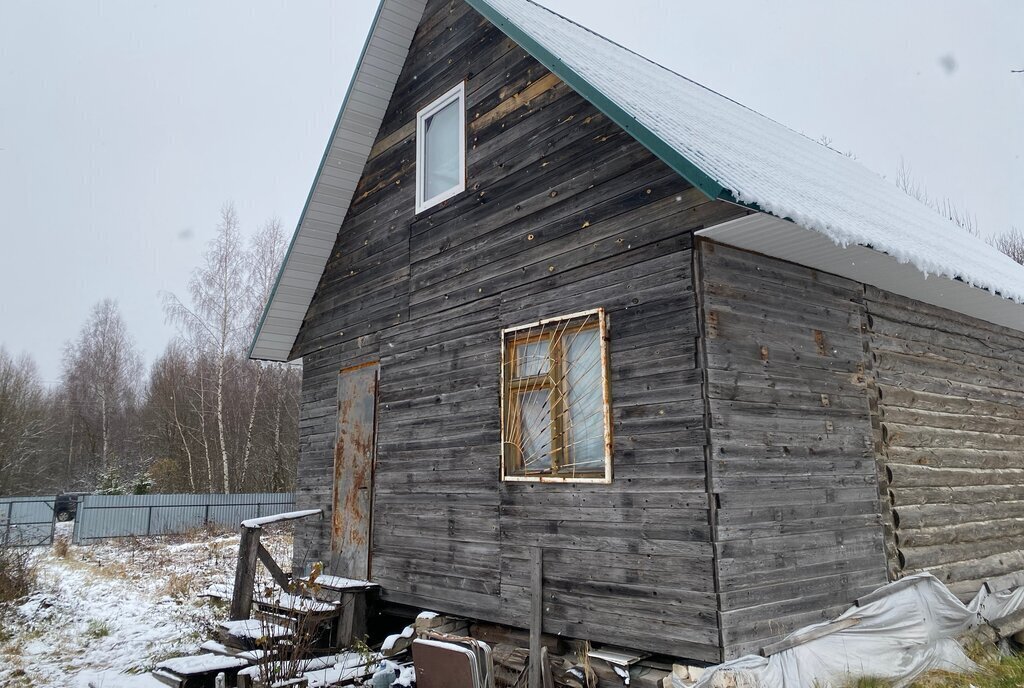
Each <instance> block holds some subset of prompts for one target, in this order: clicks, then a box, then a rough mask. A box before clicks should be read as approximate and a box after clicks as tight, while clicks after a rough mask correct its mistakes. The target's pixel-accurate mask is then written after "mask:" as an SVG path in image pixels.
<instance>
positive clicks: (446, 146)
mask: <svg viewBox="0 0 1024 688" xmlns="http://www.w3.org/2000/svg"><path fill="white" fill-rule="evenodd" d="M460 107H461V102H460V101H459V100H454V101H452V102H451V103H449V104H448V105H445V106H444V107H443V108H441V110H439V111H438V112H436V113H434V114H433V115H430V116H429V117H427V118H425V120H424V122H423V135H424V136H423V152H424V156H423V157H424V161H423V162H424V165H423V168H424V170H423V172H424V180H423V198H424V199H431V198H434V197H435V196H439V195H440V194H443V193H444V192H445V191H448V190H450V189H452V188H453V187H456V186H458V185H459V177H460V175H459V166H460V165H461V164H462V160H461V157H460V155H459V153H460V146H459V137H460V136H462V128H461V126H460V122H459V120H460V117H459V108H460Z"/></svg>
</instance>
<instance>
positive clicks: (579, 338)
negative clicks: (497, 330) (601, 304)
mask: <svg viewBox="0 0 1024 688" xmlns="http://www.w3.org/2000/svg"><path fill="white" fill-rule="evenodd" d="M502 334H503V351H502V478H503V479H505V480H540V481H552V482H568V481H574V482H587V481H589V482H610V481H611V477H612V466H611V453H612V440H611V423H610V416H611V413H610V395H609V386H608V345H607V324H606V322H605V315H604V311H603V310H602V309H597V310H593V311H586V312H584V313H575V314H572V315H567V316H563V317H558V318H550V319H547V320H542V321H540V322H536V323H531V324H528V325H520V326H518V327H513V328H509V329H507V330H505V331H504V332H503V333H502Z"/></svg>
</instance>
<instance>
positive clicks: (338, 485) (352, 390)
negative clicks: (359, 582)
mask: <svg viewBox="0 0 1024 688" xmlns="http://www.w3.org/2000/svg"><path fill="white" fill-rule="evenodd" d="M379 375H380V365H379V364H378V363H376V362H374V363H365V364H363V365H361V366H356V367H354V368H346V369H345V370H342V371H341V372H340V373H338V436H337V442H336V444H335V445H334V502H333V506H334V509H333V516H332V522H331V567H330V570H329V572H330V573H331V574H333V575H335V576H346V577H348V578H357V579H366V578H367V577H368V576H369V573H370V519H371V513H372V505H373V459H374V454H375V451H376V435H377V379H378V377H379Z"/></svg>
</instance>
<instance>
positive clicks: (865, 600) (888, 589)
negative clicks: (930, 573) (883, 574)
mask: <svg viewBox="0 0 1024 688" xmlns="http://www.w3.org/2000/svg"><path fill="white" fill-rule="evenodd" d="M923 580H925V579H924V578H919V577H917V576H914V577H910V578H903V579H900V580H898V581H896V582H894V583H889V584H888V585H886V586H883V587H881V588H879V589H878V590H875V591H873V592H869V593H868V594H867V595H864V596H863V597H858V598H857V599H856V601H855V602H854V604H855V605H857V606H858V607H863V606H864V605H866V604H871V603H872V602H874V601H875V600H880V599H882V598H883V597H888V596H889V595H892V594H893V593H896V592H899V591H900V590H903V589H904V588H910V587H913V586H915V585H917V584H918V583H920V582H921V581H923Z"/></svg>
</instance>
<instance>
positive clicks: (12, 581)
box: [0, 546, 37, 602]
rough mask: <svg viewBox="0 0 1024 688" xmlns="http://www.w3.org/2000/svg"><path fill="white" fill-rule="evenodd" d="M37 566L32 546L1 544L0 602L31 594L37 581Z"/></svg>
mask: <svg viewBox="0 0 1024 688" xmlns="http://www.w3.org/2000/svg"><path fill="white" fill-rule="evenodd" d="M36 568H37V567H36V562H35V558H34V557H33V556H32V548H31V547H11V546H0V602H10V601H13V600H17V599H20V598H22V597H24V596H25V595H27V594H29V593H30V592H31V591H32V587H33V585H34V584H35V582H36V572H37V571H36Z"/></svg>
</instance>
